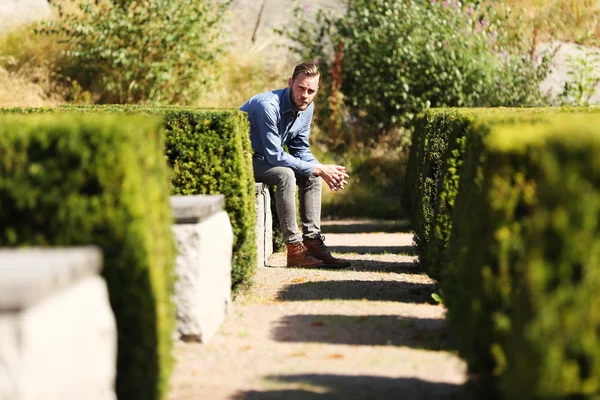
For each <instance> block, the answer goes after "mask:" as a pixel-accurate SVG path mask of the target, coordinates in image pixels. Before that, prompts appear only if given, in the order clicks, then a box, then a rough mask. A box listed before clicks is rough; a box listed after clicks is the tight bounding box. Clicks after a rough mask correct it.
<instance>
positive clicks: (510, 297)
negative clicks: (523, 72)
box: [404, 109, 600, 399]
mask: <svg viewBox="0 0 600 400" xmlns="http://www.w3.org/2000/svg"><path fill="white" fill-rule="evenodd" d="M578 111H583V110H578V109H518V110H512V109H500V110H498V109H494V110H466V111H465V110H434V111H431V112H430V113H429V114H428V115H427V118H428V120H427V129H428V130H427V131H421V132H422V133H424V135H423V136H422V137H421V139H417V140H416V142H417V143H419V141H421V143H424V146H422V148H421V151H422V154H421V164H420V168H421V169H420V170H419V171H418V176H419V185H423V184H425V185H432V186H433V185H435V186H436V189H427V188H425V189H424V188H423V187H422V186H420V187H419V191H420V193H421V194H429V193H434V195H436V196H437V197H436V199H435V202H433V201H432V200H431V198H428V197H427V196H423V197H422V198H417V201H418V202H419V201H420V203H417V207H423V208H425V207H426V206H424V204H429V206H430V207H431V204H432V203H435V205H434V206H433V209H432V210H431V209H430V210H426V211H428V212H429V214H428V215H429V216H430V218H429V219H428V220H424V219H423V218H422V217H421V219H420V223H423V221H424V222H426V223H429V224H430V225H429V231H428V233H429V236H428V238H427V239H428V240H427V241H426V242H422V243H425V244H426V246H424V250H425V253H424V254H425V256H424V258H423V260H424V261H426V262H427V263H428V265H427V267H428V268H429V269H430V273H432V274H434V275H435V276H436V277H437V278H441V284H442V293H443V298H444V302H445V303H446V305H447V307H448V321H449V326H450V329H451V330H452V331H453V334H454V336H455V337H456V338H457V339H458V342H459V351H460V354H461V355H462V356H463V357H464V358H466V360H467V361H468V364H469V370H470V371H471V373H472V374H473V376H475V377H476V378H475V379H474V380H473V382H472V383H474V385H473V387H474V388H475V395H476V397H477V398H483V397H485V398H488V397H490V398H494V397H496V398H507V399H509V398H511V399H512V398H532V399H567V398H569V399H572V398H579V399H585V398H590V399H591V398H596V397H597V395H598V393H600V315H599V314H597V313H594V312H593V311H592V310H595V307H596V306H598V305H600V294H597V293H598V290H597V289H598V287H599V284H600V272H598V271H597V268H596V265H597V264H598V262H599V261H600V235H599V233H600V232H599V231H600V224H599V223H598V216H599V215H600V164H599V163H598V159H599V158H598V154H600V115H598V114H599V113H598V110H593V109H591V110H590V109H586V110H585V111H586V113H585V114H583V113H577V112H578ZM553 114H557V115H553ZM594 114H596V115H594ZM413 143H414V142H413ZM440 143H441V145H440ZM427 145H431V147H429V148H428V146H427ZM431 152H434V153H436V154H433V155H432V154H429V153H431ZM440 154H442V155H440ZM440 159H441V160H442V162H439V160H440ZM432 166H433V167H432ZM436 168H440V170H436ZM413 173H414V171H413ZM404 198H405V199H406V194H405V197H404ZM417 211H419V210H418V209H417ZM420 212H421V213H423V211H420ZM431 216H432V217H431ZM421 229H422V228H421ZM597 238H598V239H597Z"/></svg>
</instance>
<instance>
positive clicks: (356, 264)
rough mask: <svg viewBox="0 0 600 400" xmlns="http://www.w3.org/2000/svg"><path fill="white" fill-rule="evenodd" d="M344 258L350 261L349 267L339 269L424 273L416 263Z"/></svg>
mask: <svg viewBox="0 0 600 400" xmlns="http://www.w3.org/2000/svg"><path fill="white" fill-rule="evenodd" d="M344 260H347V261H350V263H351V264H352V265H351V266H350V267H349V268H346V269H343V270H340V269H338V270H339V271H362V272H395V273H398V274H419V275H422V274H425V271H424V270H423V268H421V267H420V266H419V265H418V264H417V263H414V262H406V261H379V260H364V259H360V258H356V259H354V258H347V257H344Z"/></svg>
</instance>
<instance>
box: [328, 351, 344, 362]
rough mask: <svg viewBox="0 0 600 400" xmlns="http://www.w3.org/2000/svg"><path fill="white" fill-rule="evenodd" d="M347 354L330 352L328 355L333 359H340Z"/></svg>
mask: <svg viewBox="0 0 600 400" xmlns="http://www.w3.org/2000/svg"><path fill="white" fill-rule="evenodd" d="M344 357H345V356H344V355H343V354H338V353H334V354H329V355H327V358H331V359H334V360H336V359H340V358H344Z"/></svg>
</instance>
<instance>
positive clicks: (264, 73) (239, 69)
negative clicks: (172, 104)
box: [197, 43, 296, 108]
mask: <svg viewBox="0 0 600 400" xmlns="http://www.w3.org/2000/svg"><path fill="white" fill-rule="evenodd" d="M269 48H270V44H269V43H263V44H256V45H253V46H252V47H250V48H246V49H242V48H238V47H232V48H231V49H230V50H228V51H227V53H226V54H225V57H224V58H223V60H222V61H221V62H220V65H219V67H218V69H219V70H220V72H221V76H220V77H219V81H218V82H217V84H216V85H214V86H213V87H215V89H214V90H212V91H211V92H208V93H205V94H204V95H202V96H201V97H200V98H199V99H198V102H197V105H198V106H201V107H235V108H238V107H240V106H241V105H242V104H244V103H245V102H246V101H247V100H248V99H249V98H250V97H252V96H253V95H255V94H257V93H262V92H266V91H268V90H274V89H281V88H284V87H286V86H287V84H288V78H289V77H290V76H291V75H292V70H293V68H294V64H295V61H296V60H294V59H286V58H274V57H272V54H270V52H269Z"/></svg>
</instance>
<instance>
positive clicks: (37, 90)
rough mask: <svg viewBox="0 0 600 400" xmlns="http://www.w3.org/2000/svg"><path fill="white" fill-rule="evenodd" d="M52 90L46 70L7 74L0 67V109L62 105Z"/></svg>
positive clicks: (23, 70) (49, 76)
mask: <svg viewBox="0 0 600 400" xmlns="http://www.w3.org/2000/svg"><path fill="white" fill-rule="evenodd" d="M53 88H54V83H53V80H52V78H51V73H50V72H49V71H48V69H45V68H31V69H29V68H24V69H22V70H20V71H18V72H9V71H7V70H5V69H4V68H1V67H0V107H50V106H56V105H58V104H60V103H64V100H63V98H62V96H61V95H60V94H58V93H56V91H55V90H54V89H53Z"/></svg>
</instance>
